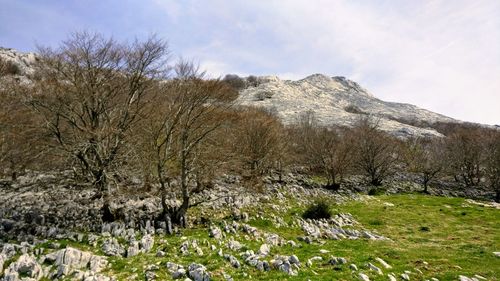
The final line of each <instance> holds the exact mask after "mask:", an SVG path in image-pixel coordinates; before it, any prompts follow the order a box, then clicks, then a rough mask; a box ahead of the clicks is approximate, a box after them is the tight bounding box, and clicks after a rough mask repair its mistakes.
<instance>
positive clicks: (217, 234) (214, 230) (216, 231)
mask: <svg viewBox="0 0 500 281" xmlns="http://www.w3.org/2000/svg"><path fill="white" fill-rule="evenodd" d="M208 235H209V236H210V237H213V238H215V239H221V238H222V231H221V230H220V228H218V227H216V226H211V227H210V230H209V233H208Z"/></svg>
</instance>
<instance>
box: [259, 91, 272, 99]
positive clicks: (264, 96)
mask: <svg viewBox="0 0 500 281" xmlns="http://www.w3.org/2000/svg"><path fill="white" fill-rule="evenodd" d="M273 94H274V93H273V92H268V91H264V92H258V93H257V94H255V98H256V99H257V100H258V101H263V100H265V99H270V98H272V97H273Z"/></svg>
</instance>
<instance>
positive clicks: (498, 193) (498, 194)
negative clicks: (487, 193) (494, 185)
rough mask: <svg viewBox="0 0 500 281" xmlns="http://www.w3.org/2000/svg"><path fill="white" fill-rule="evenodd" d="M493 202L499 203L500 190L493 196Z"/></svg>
mask: <svg viewBox="0 0 500 281" xmlns="http://www.w3.org/2000/svg"><path fill="white" fill-rule="evenodd" d="M495 202H497V203H500V189H497V192H496V196H495Z"/></svg>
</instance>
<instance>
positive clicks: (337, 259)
mask: <svg viewBox="0 0 500 281" xmlns="http://www.w3.org/2000/svg"><path fill="white" fill-rule="evenodd" d="M329 263H330V264H332V265H341V264H346V263H347V260H346V259H345V258H340V257H330V261H329Z"/></svg>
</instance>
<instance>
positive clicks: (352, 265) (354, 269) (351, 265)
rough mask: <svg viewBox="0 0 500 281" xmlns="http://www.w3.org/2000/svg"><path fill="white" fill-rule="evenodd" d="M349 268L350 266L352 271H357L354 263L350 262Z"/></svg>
mask: <svg viewBox="0 0 500 281" xmlns="http://www.w3.org/2000/svg"><path fill="white" fill-rule="evenodd" d="M349 268H350V269H351V270H353V271H357V270H358V267H357V266H356V265H355V264H353V263H351V264H350V265H349Z"/></svg>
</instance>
